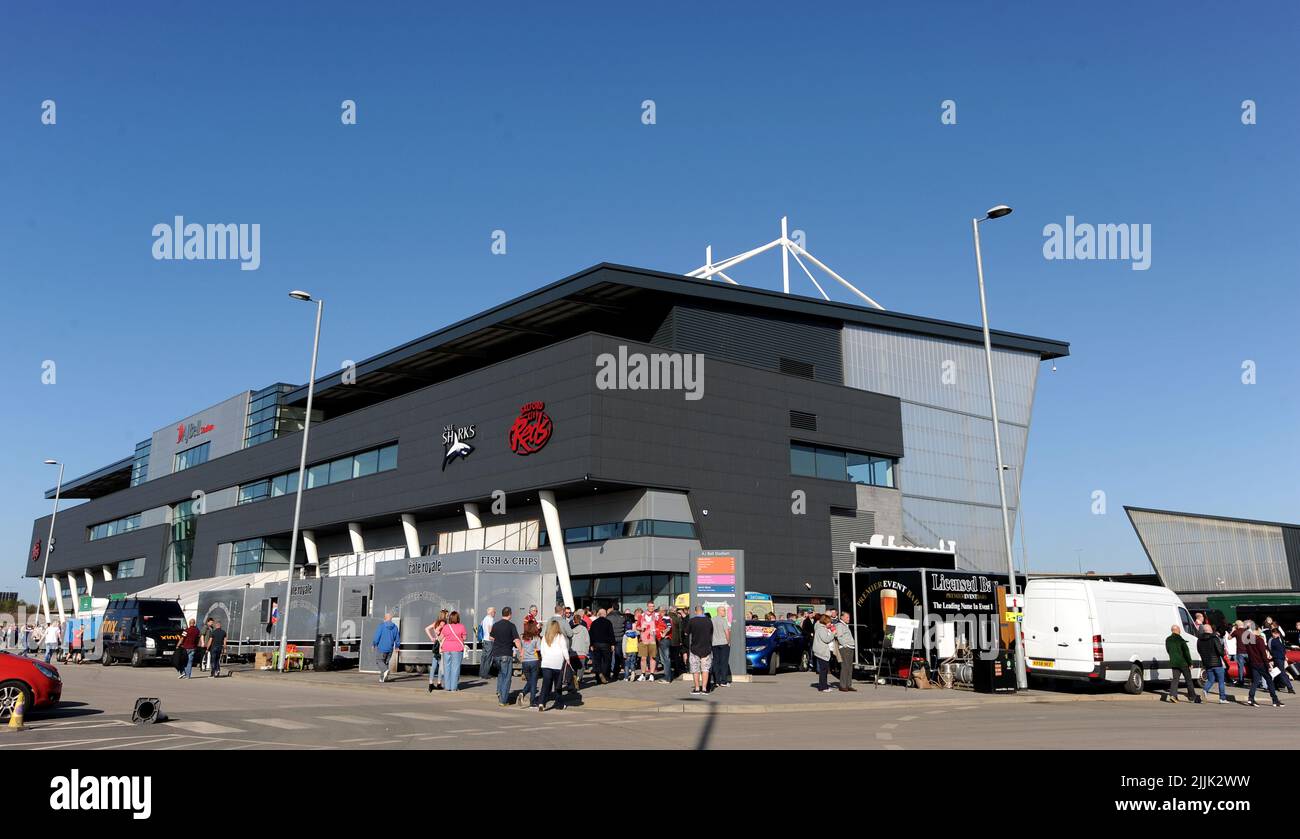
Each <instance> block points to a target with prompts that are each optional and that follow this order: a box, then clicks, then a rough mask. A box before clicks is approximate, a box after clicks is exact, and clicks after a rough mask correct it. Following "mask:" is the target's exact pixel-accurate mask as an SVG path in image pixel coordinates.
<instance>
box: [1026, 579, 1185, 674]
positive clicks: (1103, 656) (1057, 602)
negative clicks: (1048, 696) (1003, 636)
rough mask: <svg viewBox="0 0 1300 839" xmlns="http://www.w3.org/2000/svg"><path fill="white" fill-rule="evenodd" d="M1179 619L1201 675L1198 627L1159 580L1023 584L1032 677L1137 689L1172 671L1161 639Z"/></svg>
mask: <svg viewBox="0 0 1300 839" xmlns="http://www.w3.org/2000/svg"><path fill="white" fill-rule="evenodd" d="M1175 624H1177V625H1179V626H1181V627H1182V630H1183V637H1185V638H1186V639H1187V645H1188V647H1189V649H1190V651H1191V657H1192V661H1193V662H1194V665H1193V668H1192V675H1193V676H1194V677H1196V678H1200V667H1199V666H1196V665H1195V662H1198V661H1199V660H1200V659H1199V657H1198V656H1197V654H1196V627H1195V624H1194V623H1193V621H1192V616H1191V615H1190V614H1188V612H1187V607H1186V606H1184V605H1183V601H1182V600H1180V599H1179V597H1178V595H1176V594H1174V593H1173V592H1172V591H1170V590H1169V589H1167V588H1164V587H1162V586H1146V585H1135V584H1133V583H1110V582H1104V581H1102V580H1045V579H1035V580H1030V581H1029V584H1028V585H1027V586H1026V587H1025V617H1024V633H1025V658H1026V662H1025V664H1026V666H1027V667H1028V670H1029V674H1030V675H1031V676H1039V677H1043V678H1050V679H1074V680H1081V681H1086V682H1091V683H1094V684H1096V683H1099V682H1115V683H1120V682H1122V683H1123V684H1124V690H1125V691H1127V692H1128V693H1141V692H1142V689H1143V687H1144V686H1145V685H1146V683H1147V682H1160V681H1169V680H1170V679H1171V678H1172V677H1173V673H1172V671H1171V670H1170V667H1169V654H1168V653H1167V652H1166V651H1165V639H1166V638H1168V637H1169V632H1170V627H1171V626H1173V625H1175Z"/></svg>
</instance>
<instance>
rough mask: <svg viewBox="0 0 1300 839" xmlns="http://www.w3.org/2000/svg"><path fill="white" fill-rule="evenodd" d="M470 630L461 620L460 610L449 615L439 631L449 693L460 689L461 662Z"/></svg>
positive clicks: (444, 681) (445, 686)
mask: <svg viewBox="0 0 1300 839" xmlns="http://www.w3.org/2000/svg"><path fill="white" fill-rule="evenodd" d="M468 637H469V631H468V630H466V629H465V624H463V623H461V622H460V612H457V611H453V612H452V613H451V614H449V615H447V622H446V623H444V624H443V625H442V629H441V630H440V631H439V633H438V640H439V643H438V646H439V647H440V649H441V650H442V684H443V688H444V689H446V691H447V692H448V693H454V692H456V691H458V690H460V664H461V662H462V661H463V660H464V658H465V643H466V639H468Z"/></svg>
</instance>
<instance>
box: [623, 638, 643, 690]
mask: <svg viewBox="0 0 1300 839" xmlns="http://www.w3.org/2000/svg"><path fill="white" fill-rule="evenodd" d="M639 641H640V638H639V636H638V635H637V631H636V629H634V628H633V627H632V625H631V624H628V626H627V629H625V630H624V631H623V674H624V675H623V681H625V682H630V681H632V679H633V678H634V677H635V676H636V671H637V669H638V668H639V667H640V664H641V660H640V656H639V655H638V654H637V644H638V643H639Z"/></svg>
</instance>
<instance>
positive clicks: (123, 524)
mask: <svg viewBox="0 0 1300 839" xmlns="http://www.w3.org/2000/svg"><path fill="white" fill-rule="evenodd" d="M139 526H140V514H139V513H136V514H135V515H133V516H125V517H123V518H120V519H115V520H114V521H106V522H103V523H101V524H96V525H94V526H92V527H90V528H87V530H88V534H87V539H88V540H89V541H91V542H93V541H95V540H96V539H107V538H108V537H109V536H117V535H118V534H120V533H130V532H131V531H132V530H135V529H136V528H138V527H139Z"/></svg>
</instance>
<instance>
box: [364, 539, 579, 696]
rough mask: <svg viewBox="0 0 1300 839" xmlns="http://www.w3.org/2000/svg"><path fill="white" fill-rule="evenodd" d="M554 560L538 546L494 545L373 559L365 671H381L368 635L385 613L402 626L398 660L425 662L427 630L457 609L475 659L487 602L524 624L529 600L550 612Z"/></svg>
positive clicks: (429, 647)
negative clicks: (508, 548) (442, 614)
mask: <svg viewBox="0 0 1300 839" xmlns="http://www.w3.org/2000/svg"><path fill="white" fill-rule="evenodd" d="M550 563H551V561H550V559H549V557H547V558H546V559H543V557H542V554H541V553H540V552H538V551H497V550H481V551H461V552H459V553H450V554H434V555H432V556H421V557H414V558H409V559H392V560H387V561H384V562H376V563H375V594H374V608H373V609H372V610H371V612H370V615H369V616H368V617H367V618H366V620H365V622H364V624H363V626H362V632H361V663H360V668H361V670H362V672H368V673H376V672H378V670H379V667H378V660H377V659H376V657H375V651H374V649H373V647H371V645H370V639H371V638H373V637H374V633H375V629H376V627H378V625H379V623H380V622H381V621H382V620H383V619H384V614H385V613H387V612H391V613H392V615H393V620H394V621H395V622H396V623H397V625H398V630H399V645H398V652H397V661H398V665H399V666H414V667H418V668H426V667H428V665H429V663H430V661H431V660H432V657H433V656H432V653H433V644H432V643H431V642H430V641H429V638H428V636H427V635H425V633H424V629H425V627H427V626H429V625H430V624H432V623H433V622H434V621H435V620H437V618H438V613H439V612H440V611H441V610H442V609H446V610H448V611H449V612H450V611H457V612H460V620H461V623H463V624H464V625H465V629H466V630H467V631H468V633H469V635H468V640H469V642H470V643H469V645H468V649H467V651H466V653H465V659H464V663H465V664H467V665H468V664H476V663H478V661H479V656H480V643H479V639H478V633H477V630H478V622H479V621H480V620H482V618H483V616H484V615H485V614H486V613H487V609H488V607H489V606H493V607H496V609H497V614H498V615H500V613H501V609H502V608H503V607H505V606H509V607H511V609H512V610H513V611H514V621H515V623H516V624H517V625H518V626H519V628H520V629H521V630H522V628H523V623H522V621H523V618H524V614H525V613H526V612H527V611H528V607H529V606H533V605H535V606H537V607H538V609H539V610H541V612H542V614H544V615H549V614H550V608H549V605H553V604H554V603H555V602H556V596H555V591H556V576H555V572H554V568H553V566H551V564H550ZM548 566H550V567H548ZM548 593H549V596H548ZM548 604H549V605H548Z"/></svg>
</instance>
